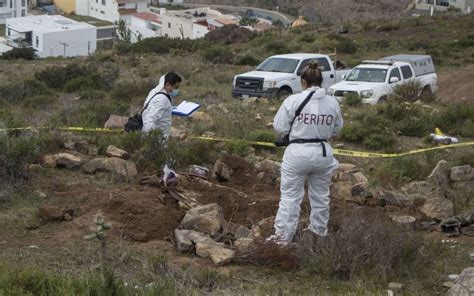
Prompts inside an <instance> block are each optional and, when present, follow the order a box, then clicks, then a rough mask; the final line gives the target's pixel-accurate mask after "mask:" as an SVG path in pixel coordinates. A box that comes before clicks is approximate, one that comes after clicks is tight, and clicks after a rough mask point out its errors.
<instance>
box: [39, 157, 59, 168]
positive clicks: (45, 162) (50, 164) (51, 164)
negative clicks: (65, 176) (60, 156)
mask: <svg viewBox="0 0 474 296" xmlns="http://www.w3.org/2000/svg"><path fill="white" fill-rule="evenodd" d="M41 165H42V166H44V167H45V168H55V167H56V165H57V164H56V159H55V157H54V155H45V156H43V157H42V158H41Z"/></svg>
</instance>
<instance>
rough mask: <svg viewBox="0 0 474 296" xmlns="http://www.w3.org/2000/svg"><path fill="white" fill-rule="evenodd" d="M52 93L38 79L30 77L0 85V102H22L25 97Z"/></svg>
mask: <svg viewBox="0 0 474 296" xmlns="http://www.w3.org/2000/svg"><path fill="white" fill-rule="evenodd" d="M41 95H52V93H51V91H50V90H49V89H48V88H47V87H46V86H45V85H44V84H43V83H41V82H40V81H38V80H35V79H31V80H25V81H20V82H16V83H12V84H9V85H4V86H0V103H12V104H19V103H22V102H23V101H24V100H25V99H26V98H29V97H34V96H41Z"/></svg>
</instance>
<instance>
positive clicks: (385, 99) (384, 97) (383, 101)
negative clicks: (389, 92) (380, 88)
mask: <svg viewBox="0 0 474 296" xmlns="http://www.w3.org/2000/svg"><path fill="white" fill-rule="evenodd" d="M387 100H388V98H387V96H383V97H380V99H379V100H378V101H377V103H378V104H383V103H387Z"/></svg>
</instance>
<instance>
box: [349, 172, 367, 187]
mask: <svg viewBox="0 0 474 296" xmlns="http://www.w3.org/2000/svg"><path fill="white" fill-rule="evenodd" d="M352 178H353V179H354V183H356V184H357V183H369V179H367V177H366V176H365V175H364V174H362V173H361V172H357V173H354V174H352Z"/></svg>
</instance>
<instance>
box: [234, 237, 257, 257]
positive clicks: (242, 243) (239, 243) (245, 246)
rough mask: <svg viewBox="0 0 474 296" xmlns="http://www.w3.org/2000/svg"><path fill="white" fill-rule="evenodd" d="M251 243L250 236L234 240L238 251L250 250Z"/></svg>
mask: <svg viewBox="0 0 474 296" xmlns="http://www.w3.org/2000/svg"><path fill="white" fill-rule="evenodd" d="M252 243H253V239H252V238H248V237H244V238H240V239H238V240H236V241H235V242H234V247H235V249H236V250H237V252H239V253H246V252H248V251H249V250H250V247H251V245H252Z"/></svg>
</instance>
